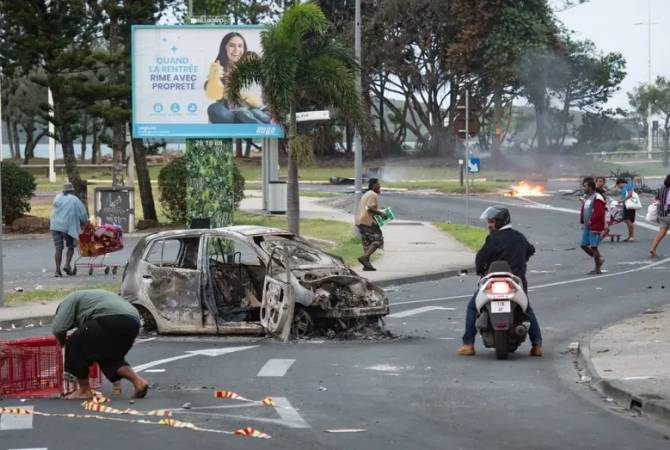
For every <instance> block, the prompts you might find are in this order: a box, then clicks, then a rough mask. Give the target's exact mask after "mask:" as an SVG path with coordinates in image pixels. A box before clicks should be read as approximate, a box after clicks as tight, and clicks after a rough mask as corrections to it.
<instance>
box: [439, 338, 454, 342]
mask: <svg viewBox="0 0 670 450" xmlns="http://www.w3.org/2000/svg"><path fill="white" fill-rule="evenodd" d="M438 339H439V340H441V341H455V340H456V338H438Z"/></svg>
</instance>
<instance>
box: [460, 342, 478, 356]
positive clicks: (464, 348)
mask: <svg viewBox="0 0 670 450" xmlns="http://www.w3.org/2000/svg"><path fill="white" fill-rule="evenodd" d="M458 354H459V355H461V356H472V355H474V354H475V346H474V345H472V344H463V345H461V348H459V349H458Z"/></svg>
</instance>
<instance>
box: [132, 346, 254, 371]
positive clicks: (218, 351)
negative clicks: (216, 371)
mask: <svg viewBox="0 0 670 450" xmlns="http://www.w3.org/2000/svg"><path fill="white" fill-rule="evenodd" d="M256 347H258V345H247V346H243V347H228V348H210V349H203V350H192V351H188V352H185V353H186V354H184V355H179V356H173V357H171V358H165V359H159V360H157V361H151V362H148V363H145V364H141V365H139V366H136V367H133V369H134V370H135V372H142V371H144V370H147V369H151V368H152V367H156V366H162V365H163V364H167V363H171V362H174V361H179V360H181V359H186V358H192V357H194V356H198V355H204V356H210V357H214V356H221V355H225V354H228V353H234V352H239V351H242V350H250V349H252V348H256Z"/></svg>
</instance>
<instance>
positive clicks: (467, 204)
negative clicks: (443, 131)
mask: <svg viewBox="0 0 670 450" xmlns="http://www.w3.org/2000/svg"><path fill="white" fill-rule="evenodd" d="M469 140H470V90H469V89H468V88H465V140H464V141H463V143H464V144H465V226H470V145H469V144H468V141H469Z"/></svg>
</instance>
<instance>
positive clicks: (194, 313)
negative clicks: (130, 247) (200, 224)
mask: <svg viewBox="0 0 670 450" xmlns="http://www.w3.org/2000/svg"><path fill="white" fill-rule="evenodd" d="M200 247H201V237H200V236H187V237H174V238H170V237H168V238H163V239H157V240H155V241H153V242H152V243H151V244H150V246H149V248H148V249H147V252H146V253H145V256H144V258H143V261H142V264H141V266H143V267H140V270H141V271H142V272H141V273H142V279H141V283H142V286H141V289H142V290H143V291H144V294H145V298H147V299H149V301H150V302H151V304H152V306H153V309H154V311H155V312H156V313H157V314H158V316H159V318H158V319H159V320H161V321H162V322H163V323H164V325H165V326H164V328H165V329H166V330H168V331H174V332H198V331H201V330H202V327H203V314H202V307H201V294H202V292H201V291H202V287H201V283H202V273H201V267H200V266H201V260H202V258H201V257H200V252H201V249H200Z"/></svg>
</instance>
